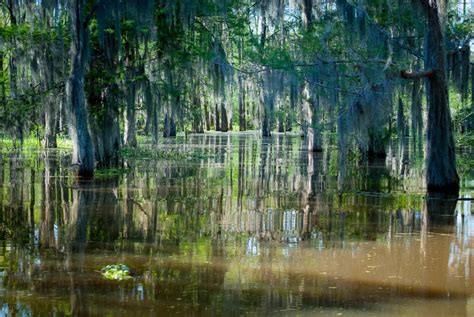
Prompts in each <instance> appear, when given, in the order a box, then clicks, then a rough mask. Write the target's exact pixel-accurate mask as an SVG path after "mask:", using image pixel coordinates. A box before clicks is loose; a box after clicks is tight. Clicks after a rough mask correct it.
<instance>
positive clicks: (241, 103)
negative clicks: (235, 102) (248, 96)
mask: <svg viewBox="0 0 474 317" xmlns="http://www.w3.org/2000/svg"><path fill="white" fill-rule="evenodd" d="M238 82H239V130H240V131H245V130H247V127H246V124H245V87H244V85H243V83H242V76H241V75H239V76H238Z"/></svg>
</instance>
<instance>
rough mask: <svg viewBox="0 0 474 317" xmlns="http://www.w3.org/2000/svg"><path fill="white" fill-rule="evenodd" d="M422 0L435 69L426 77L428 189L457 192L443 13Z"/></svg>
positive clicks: (428, 63)
mask: <svg viewBox="0 0 474 317" xmlns="http://www.w3.org/2000/svg"><path fill="white" fill-rule="evenodd" d="M420 1H421V4H422V6H423V9H424V12H425V15H426V17H427V23H428V30H427V36H426V44H425V69H433V70H435V72H434V74H433V76H430V77H427V78H426V90H427V97H428V98H427V99H428V123H427V139H426V187H427V190H428V191H429V192H436V191H447V192H458V191H459V176H458V174H457V171H456V159H455V149H454V140H453V128H452V124H451V114H450V110H449V104H448V84H447V79H446V49H445V39H444V33H443V25H442V20H441V19H442V16H441V15H442V12H440V10H441V9H440V6H439V4H438V1H429V0H420ZM441 8H442V6H441Z"/></svg>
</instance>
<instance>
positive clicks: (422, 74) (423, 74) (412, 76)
mask: <svg viewBox="0 0 474 317" xmlns="http://www.w3.org/2000/svg"><path fill="white" fill-rule="evenodd" d="M434 73H435V70H434V69H428V70H424V71H421V72H418V73H409V72H407V71H406V70H402V71H401V72H400V76H402V78H403V79H418V78H423V77H432V76H433V75H434Z"/></svg>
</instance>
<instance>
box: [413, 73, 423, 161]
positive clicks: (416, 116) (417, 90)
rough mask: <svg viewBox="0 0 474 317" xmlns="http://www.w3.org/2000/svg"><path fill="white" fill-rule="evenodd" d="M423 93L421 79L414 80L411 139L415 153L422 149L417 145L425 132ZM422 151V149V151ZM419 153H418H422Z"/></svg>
mask: <svg viewBox="0 0 474 317" xmlns="http://www.w3.org/2000/svg"><path fill="white" fill-rule="evenodd" d="M420 95H421V81H420V79H415V80H414V81H413V86H412V92H411V109H410V110H411V111H410V112H411V140H412V151H413V154H416V153H417V150H418V149H420V146H418V147H417V144H418V145H420V144H421V136H422V134H423V131H422V129H423V117H422V111H421V110H422V109H421V102H420ZM420 153H421V151H420ZM420 153H418V154H420Z"/></svg>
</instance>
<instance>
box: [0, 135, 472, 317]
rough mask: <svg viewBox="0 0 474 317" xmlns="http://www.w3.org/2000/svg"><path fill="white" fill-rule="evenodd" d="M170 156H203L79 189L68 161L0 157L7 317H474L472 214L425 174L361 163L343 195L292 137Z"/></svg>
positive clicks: (223, 143) (152, 163)
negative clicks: (108, 270) (429, 185)
mask: <svg viewBox="0 0 474 317" xmlns="http://www.w3.org/2000/svg"><path fill="white" fill-rule="evenodd" d="M160 148H164V149H178V150H179V151H180V152H183V153H184V152H186V151H192V152H193V153H198V154H199V153H200V154H205V155H194V156H190V157H189V159H184V160H183V159H182V158H181V159H180V160H179V161H174V162H173V161H169V160H168V161H164V160H160V161H156V160H153V159H144V160H135V161H129V162H127V165H128V166H129V167H130V169H129V170H128V171H127V172H126V173H122V172H120V173H116V174H117V175H109V176H106V177H105V176H102V177H99V178H98V179H96V180H94V181H88V182H76V181H74V179H73V178H71V177H70V174H69V171H68V162H69V158H68V157H67V154H66V153H67V152H63V151H57V152H50V153H24V154H11V153H3V154H2V159H1V161H0V162H1V165H0V316H9V315H13V316H15V315H18V316H33V315H34V316H36V315H61V316H62V315H80V316H82V315H99V316H105V315H110V316H116V315H117V316H120V315H135V316H157V315H163V316H165V315H186V316H199V315H229V316H234V315H277V316H279V315H281V316H286V315H302V316H306V315H308V316H310V315H311V316H312V315H317V314H321V315H333V316H341V315H342V316H359V315H364V316H383V315H387V316H469V315H471V316H472V315H474V297H473V290H474V287H473V283H472V280H473V275H474V265H473V262H472V256H473V254H474V253H473V250H474V240H473V239H474V216H472V215H471V212H472V209H471V202H470V201H460V202H456V201H455V200H446V199H445V197H423V195H422V194H420V192H419V191H418V192H417V191H416V188H417V187H416V186H417V185H416V184H418V180H419V177H418V176H417V172H416V170H410V169H408V168H407V167H400V166H390V167H386V166H385V164H384V162H375V163H373V164H370V165H364V164H361V165H359V166H355V167H352V168H348V171H349V172H348V175H347V176H346V178H345V182H344V186H343V187H344V188H345V189H346V190H345V191H344V192H340V191H338V188H339V189H341V180H339V183H338V180H337V177H336V173H337V172H336V171H337V169H338V167H337V166H336V164H337V159H336V156H335V154H334V153H333V154H331V153H329V154H325V155H319V154H308V153H307V152H306V151H305V150H304V148H303V147H301V140H300V139H299V138H298V137H295V136H288V137H284V136H276V137H274V138H273V139H272V140H271V141H269V140H266V141H262V140H261V139H259V138H257V137H256V136H255V135H253V134H243V135H242V134H241V135H231V136H228V135H223V134H222V135H220V134H214V135H212V134H211V135H206V136H191V137H189V138H188V139H187V140H186V141H184V140H182V139H178V140H177V141H167V142H166V144H162V145H161V146H160ZM201 156H202V157H201ZM401 170H403V171H404V173H407V174H408V175H409V176H410V177H409V180H406V181H404V182H402V181H400V179H399V178H398V177H394V175H397V174H398V173H399V172H400V171H401ZM471 179H473V177H472V175H469V174H468V173H465V174H464V175H463V182H462V186H463V191H462V194H463V196H464V197H471V195H472V193H473V192H474V190H473V187H474V182H472V181H471ZM112 263H125V264H127V265H129V266H130V268H131V269H132V271H133V274H134V278H133V279H131V280H126V281H121V282H118V281H109V280H106V279H104V278H103V277H102V276H101V274H100V273H99V272H98V270H100V268H101V267H103V266H105V265H108V264H112Z"/></svg>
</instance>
